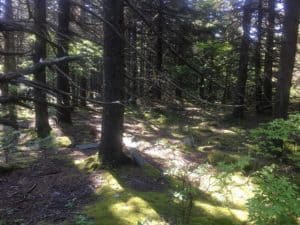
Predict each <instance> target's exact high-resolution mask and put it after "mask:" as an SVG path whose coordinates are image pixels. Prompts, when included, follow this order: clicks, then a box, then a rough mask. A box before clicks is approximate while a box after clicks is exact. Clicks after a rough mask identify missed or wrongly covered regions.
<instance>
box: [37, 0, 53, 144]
mask: <svg viewBox="0 0 300 225" xmlns="http://www.w3.org/2000/svg"><path fill="white" fill-rule="evenodd" d="M46 8H47V6H46V0H35V1H34V29H35V32H37V33H38V34H39V35H36V37H35V38H36V41H35V48H34V49H35V52H34V55H33V62H34V63H35V64H36V63H38V62H39V61H40V60H43V59H46V57H47V49H46V48H47V47H46V46H47V43H46V41H45V38H46V36H47V28H46ZM43 37H45V38H43ZM34 80H35V81H36V82H39V83H42V84H46V68H45V67H42V68H40V69H39V70H38V71H36V72H35V73H34ZM34 97H35V98H36V99H39V100H41V101H39V102H35V103H34V108H35V128H36V131H37V135H38V137H39V138H45V137H47V136H48V135H49V134H50V130H51V128H50V126H49V121H48V120H49V115H48V106H47V104H46V101H47V97H46V93H45V92H44V91H43V90H41V89H39V88H35V89H34Z"/></svg>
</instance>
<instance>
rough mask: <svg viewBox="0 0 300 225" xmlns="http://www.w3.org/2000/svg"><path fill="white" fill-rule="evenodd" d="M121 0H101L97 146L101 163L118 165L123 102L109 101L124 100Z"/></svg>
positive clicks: (124, 159)
mask: <svg viewBox="0 0 300 225" xmlns="http://www.w3.org/2000/svg"><path fill="white" fill-rule="evenodd" d="M123 4H124V2H123V0H103V9H104V17H105V19H106V20H107V22H109V24H111V25H112V26H114V28H115V29H116V30H117V31H118V32H115V31H114V30H113V29H112V28H111V26H110V25H109V24H107V23H104V80H103V82H104V86H103V90H104V93H103V95H104V101H105V102H107V104H105V105H104V107H103V116H102V133H101V149H100V152H101V153H102V154H103V158H102V160H103V163H104V164H106V165H110V166H120V165H122V164H124V163H125V162H127V157H126V156H125V154H124V153H123V151H122V149H123V141H122V135H123V129H124V128H123V123H124V106H123V105H122V104H117V103H113V102H120V103H121V102H123V100H124V77H125V71H124V63H125V62H124V24H123V23H124V21H123V20H124V18H123V17H124V11H123V10H124V5H123Z"/></svg>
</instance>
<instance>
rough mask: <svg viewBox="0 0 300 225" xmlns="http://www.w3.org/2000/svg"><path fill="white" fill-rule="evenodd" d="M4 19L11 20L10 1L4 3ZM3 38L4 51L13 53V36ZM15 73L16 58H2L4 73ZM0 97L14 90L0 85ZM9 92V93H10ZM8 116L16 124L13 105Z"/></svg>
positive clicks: (10, 34)
mask: <svg viewBox="0 0 300 225" xmlns="http://www.w3.org/2000/svg"><path fill="white" fill-rule="evenodd" d="M4 18H5V19H6V20H13V9H12V0H6V1H5V9H4ZM3 37H4V50H5V51H6V52H15V35H14V33H13V32H3ZM14 71H16V57H15V56H14V55H7V56H5V57H4V72H5V73H8V72H14ZM1 86H2V87H1V91H2V95H4V96H5V95H6V96H7V95H9V94H12V95H14V94H16V90H13V89H11V90H10V88H9V85H8V84H3V85H1ZM10 92H11V93H10ZM7 109H8V116H9V119H10V120H12V121H14V122H16V120H17V115H16V108H15V105H9V106H8V108H7Z"/></svg>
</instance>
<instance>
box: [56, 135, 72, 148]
mask: <svg viewBox="0 0 300 225" xmlns="http://www.w3.org/2000/svg"><path fill="white" fill-rule="evenodd" d="M55 144H56V146H57V147H61V148H64V147H70V146H71V145H72V140H71V139H70V137H68V136H62V137H57V138H55Z"/></svg>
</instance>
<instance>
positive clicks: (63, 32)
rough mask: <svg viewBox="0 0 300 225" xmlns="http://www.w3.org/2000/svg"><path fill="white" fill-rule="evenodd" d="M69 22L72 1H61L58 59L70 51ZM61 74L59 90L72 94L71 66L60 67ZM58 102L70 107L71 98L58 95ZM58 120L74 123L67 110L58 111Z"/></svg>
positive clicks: (59, 109) (58, 84) (65, 63)
mask: <svg viewBox="0 0 300 225" xmlns="http://www.w3.org/2000/svg"><path fill="white" fill-rule="evenodd" d="M69 22H70V1H69V0H59V13H58V30H57V44H58V46H59V47H58V50H57V57H64V56H67V55H68V50H69ZM58 68H59V70H60V71H61V72H62V73H63V74H61V73H60V72H58V73H57V89H58V90H61V91H64V92H67V93H70V85H69V81H68V78H67V77H65V76H69V65H68V63H67V62H64V63H60V64H59V65H58ZM58 102H59V103H60V104H62V105H63V106H70V97H69V96H66V95H58ZM57 118H58V120H59V122H60V123H67V124H70V123H72V119H71V110H69V109H66V108H58V109H57Z"/></svg>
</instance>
